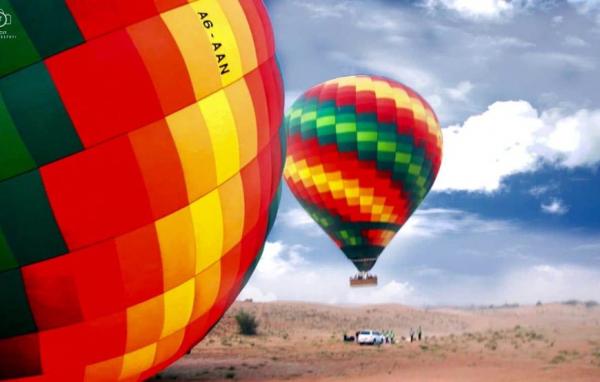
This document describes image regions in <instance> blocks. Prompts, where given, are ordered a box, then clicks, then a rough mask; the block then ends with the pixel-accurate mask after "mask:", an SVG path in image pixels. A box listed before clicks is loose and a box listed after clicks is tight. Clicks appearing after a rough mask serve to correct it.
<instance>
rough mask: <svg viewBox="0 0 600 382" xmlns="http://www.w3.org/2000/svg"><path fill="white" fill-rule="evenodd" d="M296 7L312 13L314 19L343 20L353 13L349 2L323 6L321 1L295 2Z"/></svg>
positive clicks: (305, 0)
mask: <svg viewBox="0 0 600 382" xmlns="http://www.w3.org/2000/svg"><path fill="white" fill-rule="evenodd" d="M294 4H295V5H296V6H299V7H302V8H304V9H306V10H307V11H309V12H310V14H311V16H312V17H314V18H342V17H345V16H346V15H347V14H348V13H351V12H352V7H351V6H350V3H349V2H348V1H338V2H335V3H333V4H323V3H322V2H321V1H307V0H301V1H295V2H294Z"/></svg>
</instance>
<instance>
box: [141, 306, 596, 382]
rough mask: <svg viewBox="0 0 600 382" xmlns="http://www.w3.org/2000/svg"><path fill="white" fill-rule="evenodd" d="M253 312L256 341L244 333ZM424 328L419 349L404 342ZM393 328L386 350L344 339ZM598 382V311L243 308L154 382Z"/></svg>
mask: <svg viewBox="0 0 600 382" xmlns="http://www.w3.org/2000/svg"><path fill="white" fill-rule="evenodd" d="M240 309H244V310H246V311H249V312H252V313H254V314H255V315H256V316H257V318H258V320H259V322H260V325H259V328H258V331H259V334H258V335H257V336H242V335H239V334H237V330H238V329H237V325H236V322H235V319H234V316H235V314H236V313H237V312H238V311H239V310H240ZM419 325H421V326H422V328H423V334H424V336H425V338H424V339H423V340H422V341H421V342H413V343H408V342H406V341H401V340H400V336H407V335H408V332H409V328H410V327H417V326H419ZM362 328H369V329H376V330H379V329H386V330H387V329H392V330H394V331H395V333H396V337H397V338H398V340H399V341H397V343H396V344H385V345H382V346H359V345H358V344H356V343H344V342H343V341H342V338H343V334H344V333H348V334H349V335H354V332H355V331H357V330H359V329H362ZM164 380H177V381H231V380H238V381H269V382H276V381H277V382H279V381H297V382H308V381H328V382H341V381H344V382H353V381H364V382H375V381H378V382H392V381H421V382H428V381H511V382H514V381H528V382H529V381H600V307H586V306H585V305H584V304H576V305H574V304H570V305H567V304H544V305H541V306H523V307H518V306H505V307H493V308H492V307H486V308H430V309H427V308H424V309H417V308H409V307H405V306H400V305H373V306H334V305H318V304H307V303H291V302H274V303H252V302H236V303H235V304H234V305H233V306H232V307H231V308H230V309H229V311H228V312H227V314H226V315H225V316H224V317H223V319H222V320H221V322H220V323H219V324H218V325H217V326H216V327H215V328H214V330H213V331H212V332H211V333H210V334H209V335H208V336H207V337H206V338H205V339H204V340H203V341H202V342H201V343H200V344H199V345H198V346H196V347H195V348H194V349H193V350H192V352H191V354H189V355H187V356H185V357H184V358H182V359H180V360H179V361H178V362H177V363H175V364H173V365H172V366H171V367H170V368H169V369H167V370H165V371H163V372H162V373H161V374H159V375H158V376H157V377H156V378H155V379H153V381H164Z"/></svg>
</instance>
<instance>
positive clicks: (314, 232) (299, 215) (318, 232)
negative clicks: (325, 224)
mask: <svg viewBox="0 0 600 382" xmlns="http://www.w3.org/2000/svg"><path fill="white" fill-rule="evenodd" d="M277 220H278V221H279V222H281V223H282V224H284V225H285V226H287V227H289V228H297V229H301V230H302V231H304V233H306V234H308V235H309V236H323V235H324V234H325V233H324V232H323V230H322V229H321V227H319V225H318V224H317V223H315V221H314V220H313V219H312V217H310V215H309V214H308V213H307V212H306V211H304V209H302V208H299V207H296V208H292V209H289V210H287V211H280V212H279V214H278V215H277Z"/></svg>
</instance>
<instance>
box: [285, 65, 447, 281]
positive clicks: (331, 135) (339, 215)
mask: <svg viewBox="0 0 600 382" xmlns="http://www.w3.org/2000/svg"><path fill="white" fill-rule="evenodd" d="M284 124H285V125H286V127H287V130H288V153H287V159H286V166H285V170H284V176H285V180H286V181H287V184H288V185H289V187H290V189H291V190H292V192H293V194H294V195H295V196H296V198H297V199H298V201H299V202H300V204H301V205H302V206H303V207H304V208H305V209H306V211H307V212H308V213H309V214H310V216H312V218H313V219H314V220H315V221H316V222H317V223H318V224H319V225H320V226H321V227H322V228H323V229H324V230H325V232H327V234H328V235H329V236H330V237H331V238H332V239H333V240H334V241H335V243H336V244H337V245H338V247H340V249H341V250H342V251H343V252H344V254H345V255H346V257H348V259H350V260H351V261H352V262H353V263H354V265H355V266H356V268H357V269H358V270H359V271H360V272H361V273H360V274H359V275H357V277H355V278H354V279H351V285H364V284H374V283H376V278H375V277H371V276H369V275H368V274H366V272H368V271H370V270H371V268H373V266H374V265H375V262H376V261H377V258H378V257H379V255H380V253H381V252H382V251H383V250H384V248H385V246H386V245H387V244H388V243H389V242H390V240H391V239H392V238H393V237H394V235H395V234H396V232H397V231H398V230H399V229H400V228H401V227H402V225H403V224H404V223H405V222H406V220H407V219H408V218H409V217H410V215H411V214H412V213H413V212H414V211H415V209H416V208H417V207H418V206H419V204H420V203H421V201H422V200H423V199H424V198H425V195H427V192H428V191H429V189H430V188H431V186H432V185H433V182H434V180H435V177H436V176H437V173H438V170H439V168H440V164H441V160H442V133H441V130H440V126H439V123H438V120H437V117H436V115H435V113H434V112H433V110H432V109H431V107H430V106H429V104H427V102H426V101H425V100H424V99H423V98H421V97H420V96H419V95H418V94H417V93H416V92H415V91H413V90H411V89H410V88H408V87H406V86H404V85H402V84H399V83H397V82H394V81H391V80H389V79H385V78H381V77H368V76H353V77H344V78H339V79H335V80H332V81H328V82H325V83H323V84H320V85H317V86H315V87H313V88H312V89H310V90H309V91H307V92H306V93H305V94H304V95H303V96H301V97H300V98H299V99H298V100H297V101H296V102H295V103H294V104H293V106H292V108H291V109H290V110H289V112H288V114H287V116H286V118H285V119H284Z"/></svg>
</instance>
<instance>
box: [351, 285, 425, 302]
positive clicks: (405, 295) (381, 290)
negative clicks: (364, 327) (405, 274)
mask: <svg viewBox="0 0 600 382" xmlns="http://www.w3.org/2000/svg"><path fill="white" fill-rule="evenodd" d="M414 293H415V290H414V288H413V287H412V286H411V285H410V284H409V283H407V282H398V281H396V280H392V281H390V282H388V283H387V284H385V285H383V286H380V287H378V288H352V289H349V290H348V292H347V293H346V296H345V300H346V301H347V302H353V303H356V302H358V301H360V302H362V303H368V304H386V303H401V302H405V301H408V300H410V299H411V298H412V297H413V295H414Z"/></svg>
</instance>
